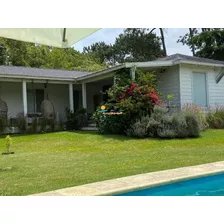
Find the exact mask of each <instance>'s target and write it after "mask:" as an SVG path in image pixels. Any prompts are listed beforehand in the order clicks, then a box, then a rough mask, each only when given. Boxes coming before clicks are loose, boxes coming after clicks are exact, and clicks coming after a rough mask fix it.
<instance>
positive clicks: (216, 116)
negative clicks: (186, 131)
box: [207, 107, 224, 129]
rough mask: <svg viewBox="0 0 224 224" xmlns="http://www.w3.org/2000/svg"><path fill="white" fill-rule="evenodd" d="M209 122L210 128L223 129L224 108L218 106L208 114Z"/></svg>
mask: <svg viewBox="0 0 224 224" xmlns="http://www.w3.org/2000/svg"><path fill="white" fill-rule="evenodd" d="M207 122H208V124H209V127H210V128H216V129H223V128H224V108H223V107H216V108H215V110H213V111H212V110H211V111H210V112H209V113H208V115H207Z"/></svg>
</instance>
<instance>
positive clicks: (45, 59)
mask: <svg viewBox="0 0 224 224" xmlns="http://www.w3.org/2000/svg"><path fill="white" fill-rule="evenodd" d="M0 64H3V65H15V66H26V67H36V68H52V69H66V70H83V71H98V70H102V69H104V68H106V64H103V63H100V61H99V59H98V58H97V57H95V56H94V55H86V54H83V53H80V52H78V51H76V50H75V49H73V48H68V49H61V48H54V47H47V46H41V45H36V44H32V43H27V42H22V41H17V40H11V39H5V38H0Z"/></svg>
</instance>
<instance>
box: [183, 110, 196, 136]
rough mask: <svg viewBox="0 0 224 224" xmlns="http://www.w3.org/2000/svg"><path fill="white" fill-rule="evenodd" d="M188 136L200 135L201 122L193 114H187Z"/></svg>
mask: <svg viewBox="0 0 224 224" xmlns="http://www.w3.org/2000/svg"><path fill="white" fill-rule="evenodd" d="M185 119H186V124H187V132H188V137H193V138H194V137H199V136H200V123H199V122H198V119H197V117H196V116H195V115H193V114H186V115H185Z"/></svg>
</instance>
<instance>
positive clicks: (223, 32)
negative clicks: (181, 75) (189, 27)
mask: <svg viewBox="0 0 224 224" xmlns="http://www.w3.org/2000/svg"><path fill="white" fill-rule="evenodd" d="M178 42H181V43H183V44H186V45H188V46H189V47H190V48H191V49H192V46H194V48H195V56H198V57H203V58H211V59H216V60H224V29H222V28H216V29H212V28H201V32H200V30H199V29H196V31H194V35H193V36H192V35H190V34H188V33H187V34H185V35H184V36H183V37H180V39H179V40H178Z"/></svg>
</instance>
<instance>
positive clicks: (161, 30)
mask: <svg viewBox="0 0 224 224" xmlns="http://www.w3.org/2000/svg"><path fill="white" fill-rule="evenodd" d="M159 30H160V34H161V40H162V45H163V51H164V56H167V52H166V44H165V38H164V33H163V28H159Z"/></svg>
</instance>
